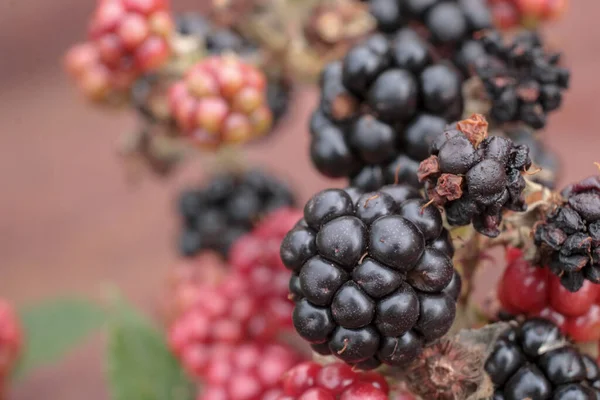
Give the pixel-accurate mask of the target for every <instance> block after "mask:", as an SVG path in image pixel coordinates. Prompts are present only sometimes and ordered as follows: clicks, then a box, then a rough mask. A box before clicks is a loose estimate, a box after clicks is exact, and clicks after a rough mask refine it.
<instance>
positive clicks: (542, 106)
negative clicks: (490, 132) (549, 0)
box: [471, 31, 570, 129]
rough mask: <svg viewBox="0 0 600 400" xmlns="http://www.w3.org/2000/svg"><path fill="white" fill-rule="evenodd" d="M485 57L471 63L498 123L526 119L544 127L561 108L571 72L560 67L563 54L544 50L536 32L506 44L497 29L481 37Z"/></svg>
mask: <svg viewBox="0 0 600 400" xmlns="http://www.w3.org/2000/svg"><path fill="white" fill-rule="evenodd" d="M479 41H480V43H481V44H482V45H483V48H484V49H485V54H486V55H485V56H483V57H481V56H480V57H478V58H477V59H476V60H474V61H473V62H472V63H471V67H472V70H473V71H474V72H475V74H476V75H477V76H479V78H481V80H482V82H483V86H484V87H485V90H486V92H487V97H488V100H489V101H490V103H491V110H490V117H491V118H492V120H493V121H494V122H495V123H498V124H502V123H506V122H523V123H524V124H526V125H528V126H530V127H532V128H534V129H541V128H543V127H544V126H545V125H546V120H547V116H548V114H549V113H550V112H552V111H555V110H557V109H559V108H560V106H561V104H562V100H563V92H564V90H565V89H567V88H568V87H569V79H570V72H569V70H568V69H565V68H563V67H561V66H560V60H561V57H560V54H559V53H549V52H547V51H545V50H544V47H543V42H542V40H541V38H540V37H539V36H538V35H537V34H536V33H534V32H524V33H520V34H519V35H517V36H516V37H515V38H514V40H513V41H512V42H509V43H506V42H505V40H504V38H503V36H502V35H501V34H500V33H499V32H498V31H489V32H486V33H484V34H482V35H481V36H480V39H479Z"/></svg>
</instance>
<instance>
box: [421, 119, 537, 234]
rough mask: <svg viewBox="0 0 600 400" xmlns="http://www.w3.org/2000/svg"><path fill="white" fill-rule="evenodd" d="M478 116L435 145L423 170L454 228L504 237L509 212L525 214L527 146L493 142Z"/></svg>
mask: <svg viewBox="0 0 600 400" xmlns="http://www.w3.org/2000/svg"><path fill="white" fill-rule="evenodd" d="M487 127H488V124H487V121H486V120H485V118H483V117H482V116H481V115H479V114H475V115H473V116H472V117H471V118H469V119H466V120H463V121H460V122H458V123H457V124H456V127H455V128H454V127H449V128H448V129H447V130H446V131H445V132H444V134H443V135H440V136H439V137H438V138H436V140H434V142H433V143H432V145H431V154H432V155H431V156H430V157H429V158H427V159H426V160H424V161H423V162H422V163H421V165H420V167H419V179H420V180H422V181H423V182H425V188H426V190H427V195H428V197H429V199H430V200H431V201H432V202H433V203H434V204H437V205H438V206H443V207H444V208H445V211H446V217H447V220H448V222H449V223H450V224H451V225H468V224H470V223H473V226H474V228H475V229H476V230H477V231H478V232H480V233H482V234H484V235H486V236H490V237H495V236H497V235H499V234H500V230H499V225H500V222H501V221H502V212H503V210H504V209H508V210H513V211H524V210H525V209H526V208H527V206H526V204H525V198H524V196H523V190H524V189H525V180H524V178H523V176H522V173H523V172H525V171H526V170H527V169H528V168H529V167H530V166H531V159H530V158H529V149H528V148H527V146H522V145H515V144H514V143H513V142H512V141H511V140H510V139H507V138H502V137H498V136H492V137H488V134H487Z"/></svg>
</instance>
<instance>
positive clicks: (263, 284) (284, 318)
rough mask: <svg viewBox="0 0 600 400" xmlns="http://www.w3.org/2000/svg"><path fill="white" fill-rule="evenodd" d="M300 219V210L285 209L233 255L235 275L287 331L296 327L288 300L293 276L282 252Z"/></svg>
mask: <svg viewBox="0 0 600 400" xmlns="http://www.w3.org/2000/svg"><path fill="white" fill-rule="evenodd" d="M300 219H302V212H301V211H299V210H295V209H290V208H282V209H279V210H277V211H275V212H273V213H272V214H270V215H269V216H268V217H267V218H266V219H265V220H264V221H263V222H261V223H260V224H259V225H258V226H257V227H256V229H255V230H254V231H253V232H252V233H250V234H248V235H245V236H243V237H242V238H240V239H239V240H238V241H237V242H236V243H235V244H234V245H233V247H232V249H231V252H230V255H229V264H230V265H231V266H232V267H233V269H234V271H236V272H237V273H239V274H240V275H242V276H244V278H245V279H246V282H249V284H250V286H251V287H252V288H253V289H254V295H255V296H256V297H257V298H259V299H260V303H261V304H263V307H264V310H265V311H266V312H267V313H269V315H272V316H273V317H274V318H275V319H276V320H277V322H278V324H279V325H280V326H283V327H291V326H292V317H291V316H292V311H293V310H294V303H293V302H292V301H291V300H290V299H289V298H288V296H289V288H288V286H289V281H290V276H291V273H290V271H289V270H288V269H287V268H285V266H284V265H283V262H282V261H281V256H280V255H279V249H280V247H281V242H282V241H283V238H284V237H285V235H286V234H287V232H288V231H289V230H290V229H292V228H293V227H294V225H295V224H296V223H297V222H298V221H299V220H300Z"/></svg>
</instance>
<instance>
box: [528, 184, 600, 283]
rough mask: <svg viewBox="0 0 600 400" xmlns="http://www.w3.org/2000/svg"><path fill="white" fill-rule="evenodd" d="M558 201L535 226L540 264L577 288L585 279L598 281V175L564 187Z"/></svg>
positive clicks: (599, 274)
mask: <svg viewBox="0 0 600 400" xmlns="http://www.w3.org/2000/svg"><path fill="white" fill-rule="evenodd" d="M561 195H562V200H561V201H560V202H559V203H558V204H556V205H555V206H554V207H553V208H551V209H550V210H549V211H548V214H547V215H546V218H545V220H544V221H542V222H540V223H538V224H537V225H536V229H535V236H534V239H535V244H536V245H537V246H538V256H539V262H540V265H547V266H549V268H550V270H552V272H554V273H555V274H556V275H558V276H560V280H561V282H562V284H563V286H564V287H565V288H567V289H568V290H570V291H572V292H576V291H578V290H579V289H580V288H581V286H583V282H584V280H585V279H588V280H590V281H592V282H594V283H600V176H592V177H590V178H587V179H584V180H583V181H581V182H578V183H575V184H573V185H569V186H567V187H566V188H565V189H564V190H563V191H562V193H561Z"/></svg>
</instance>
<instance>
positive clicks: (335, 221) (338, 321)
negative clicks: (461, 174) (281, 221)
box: [281, 185, 460, 369]
mask: <svg viewBox="0 0 600 400" xmlns="http://www.w3.org/2000/svg"><path fill="white" fill-rule="evenodd" d="M353 197H354V198H355V199H356V198H357V197H358V199H357V200H353ZM453 253H454V248H453V247H452V243H451V242H450V241H449V236H448V232H447V231H446V230H445V229H444V227H443V224H442V216H441V214H440V212H439V211H438V209H437V208H435V207H433V206H427V205H426V204H425V201H424V200H423V199H422V197H421V196H420V194H419V192H418V191H417V190H416V189H414V188H412V187H411V186H408V185H395V186H385V187H383V188H381V190H380V191H378V192H369V193H364V194H362V195H360V196H357V190H356V189H355V188H352V189H347V190H340V189H328V190H324V191H322V192H319V193H318V194H316V195H315V196H313V198H312V199H310V200H309V201H308V203H307V204H306V206H305V208H304V219H303V220H301V221H300V222H299V223H298V224H297V226H296V227H295V228H294V229H293V230H291V231H290V232H289V233H288V235H287V236H286V238H285V239H284V240H283V243H282V245H281V258H282V260H283V263H284V264H285V265H286V267H288V268H289V269H290V270H292V271H293V276H292V279H291V281H290V287H292V289H293V298H294V300H295V302H296V306H295V310H294V314H293V322H294V326H295V327H296V330H297V331H298V333H299V334H300V336H301V337H303V338H304V339H305V340H307V341H308V342H310V343H311V345H312V346H313V349H314V350H315V351H317V352H318V353H321V354H332V355H334V356H336V357H338V358H340V359H342V360H343V361H345V362H346V363H348V364H352V365H356V366H357V367H358V368H361V369H371V368H376V367H377V366H379V365H380V364H381V363H384V364H389V365H396V366H398V365H406V364H408V363H410V362H411V361H413V360H414V359H415V358H416V357H417V356H418V355H419V354H420V353H421V351H422V349H423V346H424V345H425V344H427V343H429V342H433V341H435V340H437V339H439V338H440V337H442V336H443V335H444V334H445V333H446V332H447V331H448V329H450V326H451V325H452V322H453V321H454V316H455V301H456V299H457V297H458V293H459V292H460V278H458V277H455V276H456V274H457V272H456V271H454V268H453V264H452V256H453Z"/></svg>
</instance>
